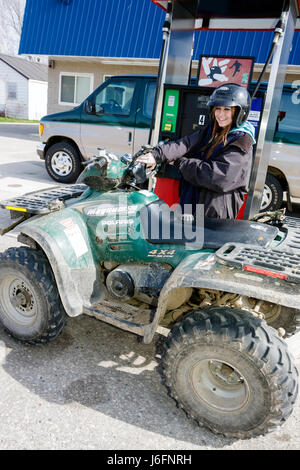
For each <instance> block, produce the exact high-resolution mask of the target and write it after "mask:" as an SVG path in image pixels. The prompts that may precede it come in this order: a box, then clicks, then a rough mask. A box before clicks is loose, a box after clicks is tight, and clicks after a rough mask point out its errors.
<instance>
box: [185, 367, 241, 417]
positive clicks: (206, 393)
mask: <svg viewBox="0 0 300 470" xmlns="http://www.w3.org/2000/svg"><path fill="white" fill-rule="evenodd" d="M191 382H192V386H193V389H194V392H195V394H196V395H197V396H198V398H199V399H200V401H202V402H204V403H205V405H206V406H208V407H209V408H212V409H214V410H218V411H223V412H224V411H225V412H233V411H237V410H239V411H240V410H241V409H242V408H244V407H245V406H246V404H247V402H248V400H249V396H250V395H249V388H248V385H247V383H246V381H245V379H244V378H243V376H242V375H241V374H240V372H239V371H238V370H237V369H235V368H234V367H233V366H232V365H230V364H228V363H224V362H222V361H219V360H207V359H203V360H202V361H198V362H197V363H196V364H195V366H194V367H193V369H192V371H191Z"/></svg>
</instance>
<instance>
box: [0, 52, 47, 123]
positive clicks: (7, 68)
mask: <svg viewBox="0 0 300 470" xmlns="http://www.w3.org/2000/svg"><path fill="white" fill-rule="evenodd" d="M47 92H48V67H47V65H44V64H39V63H37V62H30V61H28V60H25V59H23V58H20V57H13V56H9V55H5V54H0V114H1V115H6V116H7V117H14V118H20V119H30V120H39V119H40V118H41V117H42V116H44V115H45V114H47Z"/></svg>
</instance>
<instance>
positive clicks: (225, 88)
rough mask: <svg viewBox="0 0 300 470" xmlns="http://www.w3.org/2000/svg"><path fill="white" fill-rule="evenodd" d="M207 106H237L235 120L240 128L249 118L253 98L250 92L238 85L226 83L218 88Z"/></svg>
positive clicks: (235, 123)
mask: <svg viewBox="0 0 300 470" xmlns="http://www.w3.org/2000/svg"><path fill="white" fill-rule="evenodd" d="M207 106H209V107H210V109H211V108H212V107H213V106H237V107H238V108H239V110H238V112H237V113H236V115H235V118H234V123H233V124H234V125H235V126H239V125H240V124H241V123H242V122H243V121H245V120H246V119H247V117H248V114H249V111H250V106H251V98H250V94H249V92H248V90H247V89H246V88H245V87H243V86H241V85H237V84H236V83H226V84H224V85H221V86H219V87H218V88H216V89H215V90H214V91H213V93H212V95H211V96H210V98H209V101H208V103H207Z"/></svg>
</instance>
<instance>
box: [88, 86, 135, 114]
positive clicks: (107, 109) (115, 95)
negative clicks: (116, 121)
mask: <svg viewBox="0 0 300 470" xmlns="http://www.w3.org/2000/svg"><path fill="white" fill-rule="evenodd" d="M135 86H136V82H135V80H114V81H111V82H110V83H108V85H107V86H106V87H104V88H102V90H100V92H99V93H98V94H96V95H94V104H95V111H96V114H118V115H122V116H129V115H130V109H131V103H132V98H133V95H134V90H135Z"/></svg>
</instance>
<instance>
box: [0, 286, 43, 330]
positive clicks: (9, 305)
mask: <svg viewBox="0 0 300 470" xmlns="http://www.w3.org/2000/svg"><path fill="white" fill-rule="evenodd" d="M1 297H2V302H3V304H4V305H5V311H6V313H7V315H8V316H9V317H10V318H11V320H13V321H14V322H17V323H19V324H20V325H23V326H29V325H31V324H32V323H33V322H34V320H35V318H36V315H37V308H36V301H35V298H34V295H33V293H32V291H31V289H30V287H29V286H28V285H27V283H26V282H25V281H24V280H23V279H16V278H12V277H8V278H6V279H5V280H4V281H3V282H2V286H1Z"/></svg>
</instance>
